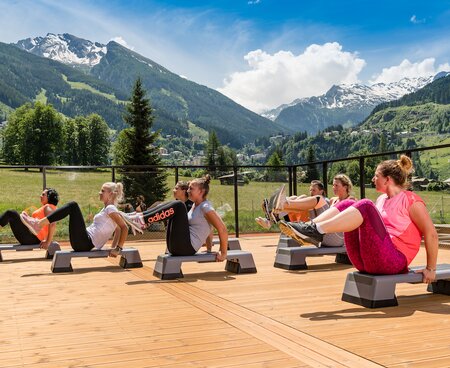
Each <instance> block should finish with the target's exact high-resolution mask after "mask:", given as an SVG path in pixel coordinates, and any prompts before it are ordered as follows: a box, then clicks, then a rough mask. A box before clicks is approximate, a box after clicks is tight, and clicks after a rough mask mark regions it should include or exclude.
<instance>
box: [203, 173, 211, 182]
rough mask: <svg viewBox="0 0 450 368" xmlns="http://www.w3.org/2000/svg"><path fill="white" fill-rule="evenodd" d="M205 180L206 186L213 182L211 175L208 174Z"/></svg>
mask: <svg viewBox="0 0 450 368" xmlns="http://www.w3.org/2000/svg"><path fill="white" fill-rule="evenodd" d="M203 179H204V180H205V184H209V183H210V182H211V175H209V174H206V175H205V176H204V177H203Z"/></svg>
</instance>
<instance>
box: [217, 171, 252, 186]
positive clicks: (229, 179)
mask: <svg viewBox="0 0 450 368" xmlns="http://www.w3.org/2000/svg"><path fill="white" fill-rule="evenodd" d="M217 179H219V180H220V184H221V185H234V174H227V175H222V176H219V177H218V178H217ZM244 184H245V182H244V177H243V175H242V174H241V173H238V174H237V185H239V186H242V185H244Z"/></svg>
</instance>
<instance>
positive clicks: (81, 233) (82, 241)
mask: <svg viewBox="0 0 450 368" xmlns="http://www.w3.org/2000/svg"><path fill="white" fill-rule="evenodd" d="M67 216H69V238H70V245H71V246H72V248H73V250H74V251H76V252H86V251H89V250H91V249H92V248H94V244H92V240H91V238H90V237H89V234H88V233H87V231H86V224H85V222H84V218H83V214H82V213H81V210H80V206H78V203H77V202H69V203H67V204H65V205H64V206H62V207H60V208H58V209H57V210H55V211H53V212H52V213H51V214H50V215H48V216H47V220H48V221H49V222H50V223H52V222H55V221H59V220H62V219H63V218H65V217H67Z"/></svg>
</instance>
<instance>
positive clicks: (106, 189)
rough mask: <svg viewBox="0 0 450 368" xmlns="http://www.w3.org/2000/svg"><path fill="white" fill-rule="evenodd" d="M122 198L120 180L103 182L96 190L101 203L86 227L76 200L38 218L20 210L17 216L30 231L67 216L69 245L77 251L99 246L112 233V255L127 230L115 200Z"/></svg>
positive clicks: (121, 242) (121, 244) (118, 247)
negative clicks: (99, 209)
mask: <svg viewBox="0 0 450 368" xmlns="http://www.w3.org/2000/svg"><path fill="white" fill-rule="evenodd" d="M122 198H123V185H122V183H112V182H108V183H104V184H103V185H102V187H101V189H100V192H99V199H100V201H102V202H103V205H104V207H103V208H102V209H101V211H100V212H99V213H97V214H96V215H95V216H94V221H93V223H92V224H91V225H89V226H88V227H87V228H86V224H85V222H84V218H83V214H82V213H81V209H80V207H79V205H78V203H77V202H73V201H72V202H69V203H67V204H65V205H64V206H62V207H60V208H58V209H57V210H55V211H53V212H52V213H50V214H49V215H48V216H46V217H44V218H43V219H40V220H38V219H34V218H32V217H29V216H26V215H25V214H23V213H22V214H21V215H20V218H21V220H22V222H23V224H24V225H25V226H27V227H28V229H29V230H30V231H31V232H32V233H33V234H37V233H39V231H40V230H41V229H42V228H43V227H44V226H47V225H48V224H53V223H55V222H57V221H60V220H62V219H63V218H65V217H69V238H70V245H71V246H72V248H73V250H74V251H76V252H84V251H90V250H91V249H93V248H96V249H101V248H103V246H104V245H105V244H106V242H107V241H108V240H109V238H110V237H111V236H112V235H113V234H114V238H113V241H112V247H113V248H114V249H113V251H111V255H112V256H113V257H115V256H117V255H118V254H119V253H120V251H121V250H122V248H123V244H124V243H125V240H126V238H127V234H128V227H127V224H126V223H125V221H124V220H123V218H122V216H121V215H120V213H119V210H118V209H117V203H118V202H119V201H120V200H122Z"/></svg>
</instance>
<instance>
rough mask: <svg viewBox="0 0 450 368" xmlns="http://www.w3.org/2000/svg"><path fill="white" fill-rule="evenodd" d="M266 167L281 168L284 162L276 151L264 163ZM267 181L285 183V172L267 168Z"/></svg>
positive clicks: (282, 169) (281, 169)
mask: <svg viewBox="0 0 450 368" xmlns="http://www.w3.org/2000/svg"><path fill="white" fill-rule="evenodd" d="M266 165H268V166H283V165H284V162H283V160H282V158H281V157H280V155H279V154H278V152H277V151H275V152H274V153H272V155H271V156H270V157H269V159H268V160H267V162H266ZM266 177H267V181H286V172H285V169H284V168H276V167H274V168H268V169H267V171H266Z"/></svg>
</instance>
